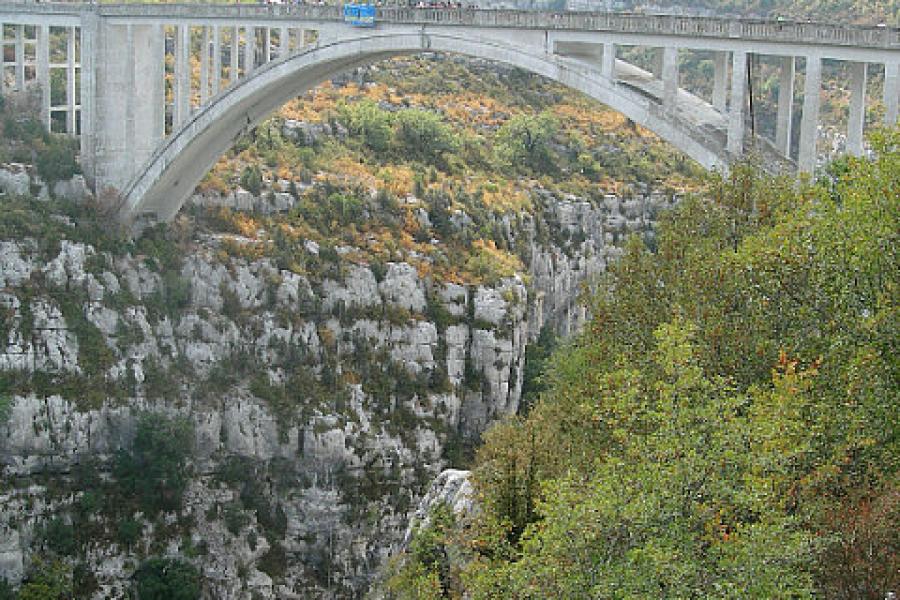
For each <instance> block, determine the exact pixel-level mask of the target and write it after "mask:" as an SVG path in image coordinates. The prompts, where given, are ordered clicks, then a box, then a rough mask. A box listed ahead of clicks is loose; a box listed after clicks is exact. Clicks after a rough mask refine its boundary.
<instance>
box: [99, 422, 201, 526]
mask: <svg viewBox="0 0 900 600" xmlns="http://www.w3.org/2000/svg"><path fill="white" fill-rule="evenodd" d="M192 447H193V427H192V425H191V423H190V421H188V419H187V418H185V417H169V416H166V415H162V414H158V413H145V414H143V415H141V417H140V418H139V419H138V423H137V430H136V433H135V438H134V446H133V450H132V451H131V452H130V453H129V452H125V451H120V452H119V453H118V454H117V456H116V463H115V465H114V474H115V476H116V478H117V480H118V483H119V486H120V488H121V489H122V490H123V491H124V492H125V493H126V494H128V495H131V496H134V497H135V498H136V499H137V500H138V501H139V502H140V503H141V505H142V507H144V508H145V509H146V510H154V511H156V510H177V509H178V508H180V507H181V496H182V493H183V492H184V488H185V486H186V485H187V482H188V469H187V459H188V457H189V456H190V452H191V449H192Z"/></svg>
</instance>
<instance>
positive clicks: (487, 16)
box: [2, 0, 900, 49]
mask: <svg viewBox="0 0 900 600" xmlns="http://www.w3.org/2000/svg"><path fill="white" fill-rule="evenodd" d="M2 2H3V4H4V5H13V6H22V5H29V6H32V7H35V8H37V7H40V9H41V10H46V9H48V8H50V11H48V12H52V7H53V6H54V5H56V6H60V5H62V6H69V7H71V6H72V5H81V6H82V7H88V6H90V7H93V9H94V10H97V11H99V12H100V13H101V14H109V15H121V16H128V15H142V14H153V15H159V16H171V17H172V18H178V17H180V16H198V14H197V11H198V10H199V9H200V6H202V11H203V14H204V15H209V16H232V17H245V16H246V17H260V18H264V17H267V16H268V17H274V18H283V17H291V18H297V19H308V20H318V21H340V20H342V19H343V13H342V10H341V6H338V5H331V6H327V5H321V6H320V5H314V4H290V3H288V4H270V5H266V4H242V3H210V2H209V1H208V0H207V1H201V0H198V1H197V2H196V3H191V2H190V1H185V0H180V2H178V3H175V4H140V3H139V2H135V3H133V4H131V3H126V2H127V0H126V2H123V1H122V0H118V3H116V4H107V3H106V2H100V3H99V4H97V3H94V2H84V1H79V0H74V1H71V2H59V1H54V2H40V3H36V2H34V0H2ZM377 19H378V20H379V21H382V22H387V23H400V24H440V25H460V26H472V27H502V28H523V29H555V30H570V31H609V32H618V33H638V34H639V33H644V34H656V35H674V36H691V37H714V38H736V39H745V40H758V41H778V42H793V43H806V44H816V45H835V46H859V47H870V48H888V49H900V29H898V28H894V27H881V26H871V27H869V26H850V25H840V24H829V23H802V22H796V21H773V20H761V19H758V20H752V19H722V18H715V17H695V16H682V15H644V14H633V13H615V12H539V11H524V10H487V9H474V8H408V7H403V6H383V7H379V9H378V16H377Z"/></svg>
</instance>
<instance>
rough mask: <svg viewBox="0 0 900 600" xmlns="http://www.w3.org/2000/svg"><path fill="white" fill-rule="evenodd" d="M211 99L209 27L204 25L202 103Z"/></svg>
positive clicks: (201, 70)
mask: <svg viewBox="0 0 900 600" xmlns="http://www.w3.org/2000/svg"><path fill="white" fill-rule="evenodd" d="M207 100H209V27H205V26H204V27H203V36H202V41H201V42H200V104H201V105H203V104H206V102H207Z"/></svg>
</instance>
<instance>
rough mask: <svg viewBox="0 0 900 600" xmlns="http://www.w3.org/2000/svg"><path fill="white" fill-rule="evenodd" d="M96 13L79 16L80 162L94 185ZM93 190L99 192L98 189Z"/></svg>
mask: <svg viewBox="0 0 900 600" xmlns="http://www.w3.org/2000/svg"><path fill="white" fill-rule="evenodd" d="M98 20H99V19H98V17H97V14H96V13H87V14H85V15H83V16H82V18H81V29H80V34H81V56H80V57H79V63H80V64H81V98H80V99H79V102H80V104H81V138H80V142H81V144H80V146H81V148H80V149H81V164H82V169H83V170H84V175H85V178H86V179H87V180H88V182H89V183H90V184H91V185H95V181H96V178H95V175H96V173H95V165H96V160H95V158H94V105H95V98H96V77H95V73H94V71H95V65H96V53H97V45H98V44H97V37H98V35H99V27H98V25H97V22H98ZM95 191H97V192H99V191H100V190H99V189H96V190H95Z"/></svg>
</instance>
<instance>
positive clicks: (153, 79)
mask: <svg viewBox="0 0 900 600" xmlns="http://www.w3.org/2000/svg"><path fill="white" fill-rule="evenodd" d="M133 35H134V44H135V50H134V53H135V57H134V71H135V73H136V74H137V77H136V80H135V82H134V85H135V87H134V96H135V98H136V99H137V100H136V103H135V121H134V140H133V141H132V143H131V150H132V155H133V156H134V162H133V167H134V169H137V168H138V167H139V166H140V165H141V164H142V163H143V162H144V160H146V159H147V158H148V157H149V156H150V155H151V154H153V151H154V150H155V149H156V146H157V145H158V144H159V143H160V142H161V141H162V139H163V138H164V137H165V135H166V86H165V82H166V63H165V59H166V46H165V43H166V31H165V27H164V26H162V25H135V27H134V34H133Z"/></svg>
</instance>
